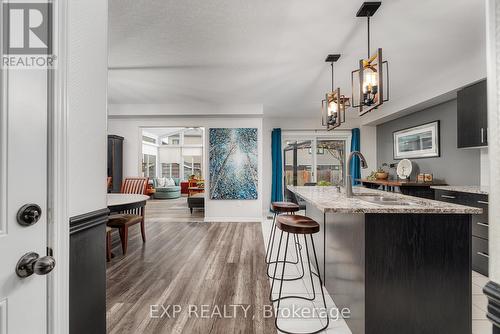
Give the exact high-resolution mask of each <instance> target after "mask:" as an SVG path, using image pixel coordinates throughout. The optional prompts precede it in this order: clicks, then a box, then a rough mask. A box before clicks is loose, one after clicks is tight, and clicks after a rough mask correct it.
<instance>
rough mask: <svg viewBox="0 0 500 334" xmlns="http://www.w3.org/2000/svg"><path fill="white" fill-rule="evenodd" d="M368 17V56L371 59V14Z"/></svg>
mask: <svg viewBox="0 0 500 334" xmlns="http://www.w3.org/2000/svg"><path fill="white" fill-rule="evenodd" d="M366 18H367V19H368V58H367V59H370V16H367V17H366Z"/></svg>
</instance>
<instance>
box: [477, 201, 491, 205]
mask: <svg viewBox="0 0 500 334" xmlns="http://www.w3.org/2000/svg"><path fill="white" fill-rule="evenodd" d="M477 202H478V203H479V204H485V205H488V204H489V203H488V202H485V201H477Z"/></svg>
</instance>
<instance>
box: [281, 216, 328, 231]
mask: <svg viewBox="0 0 500 334" xmlns="http://www.w3.org/2000/svg"><path fill="white" fill-rule="evenodd" d="M276 226H277V227H278V228H279V229H280V230H282V231H283V232H288V233H294V234H314V233H318V232H319V224H318V222H316V221H315V220H313V219H311V218H309V217H306V216H300V215H280V216H278V218H277V219H276Z"/></svg>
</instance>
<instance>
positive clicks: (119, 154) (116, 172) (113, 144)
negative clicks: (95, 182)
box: [108, 135, 123, 193]
mask: <svg viewBox="0 0 500 334" xmlns="http://www.w3.org/2000/svg"><path fill="white" fill-rule="evenodd" d="M108 177H111V187H112V188H111V192H113V193H119V192H120V187H121V185H122V179H123V137H120V136H115V135H108Z"/></svg>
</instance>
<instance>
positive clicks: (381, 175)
mask: <svg viewBox="0 0 500 334" xmlns="http://www.w3.org/2000/svg"><path fill="white" fill-rule="evenodd" d="M375 177H376V178H377V180H386V179H387V178H388V177H389V173H387V172H377V173H375Z"/></svg>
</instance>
